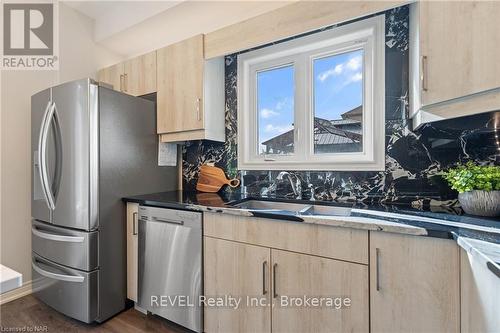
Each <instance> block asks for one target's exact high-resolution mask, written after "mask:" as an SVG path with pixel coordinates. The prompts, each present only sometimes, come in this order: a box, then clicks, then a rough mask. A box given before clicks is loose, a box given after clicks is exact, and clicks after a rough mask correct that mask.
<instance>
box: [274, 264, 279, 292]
mask: <svg viewBox="0 0 500 333" xmlns="http://www.w3.org/2000/svg"><path fill="white" fill-rule="evenodd" d="M277 268H278V264H274V265H273V298H276V297H278V292H277V290H276V274H277V272H278V269H277Z"/></svg>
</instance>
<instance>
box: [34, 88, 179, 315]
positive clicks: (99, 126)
mask: <svg viewBox="0 0 500 333" xmlns="http://www.w3.org/2000/svg"><path fill="white" fill-rule="evenodd" d="M31 153H32V183H31V188H32V191H31V192H32V201H31V214H32V238H31V239H32V251H33V253H32V268H33V284H34V287H33V288H34V294H35V296H36V297H37V298H38V299H40V300H41V301H43V302H44V303H46V304H47V305H49V306H51V307H52V308H54V309H56V310H58V311H59V312H61V313H64V314H65V315H67V316H69V317H72V318H75V319H78V320H80V321H83V322H87V323H90V322H93V321H97V322H102V321H104V320H106V319H108V318H110V317H111V316H113V315H115V314H116V313H118V312H120V311H121V310H123V309H124V308H125V304H126V222H125V220H126V216H125V205H124V203H123V202H122V201H121V198H122V197H124V196H127V195H135V194H144V193H153V192H160V191H168V190H174V189H176V188H177V177H176V173H177V172H176V168H175V167H159V166H158V156H157V154H158V136H157V135H156V112H155V105H154V102H152V101H150V100H146V99H143V98H139V97H133V96H129V95H126V94H123V93H120V92H117V91H114V90H111V89H108V88H105V87H100V86H98V85H97V84H96V83H95V82H94V81H92V80H91V79H83V80H78V81H73V82H69V83H65V84H62V85H59V86H56V87H52V88H50V89H46V90H44V91H41V92H39V93H37V94H35V95H33V96H32V98H31Z"/></svg>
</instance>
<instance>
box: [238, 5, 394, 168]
mask: <svg viewBox="0 0 500 333" xmlns="http://www.w3.org/2000/svg"><path fill="white" fill-rule="evenodd" d="M359 49H362V50H363V60H364V63H363V70H364V72H363V122H362V132H363V151H362V152H355V153H331V154H325V153H321V154H314V139H313V133H312V131H313V128H314V116H313V112H314V109H313V100H314V98H313V94H314V92H313V84H314V78H313V77H312V76H313V73H312V68H313V67H312V62H313V60H314V59H316V58H322V57H325V56H329V55H334V54H338V53H344V52H349V51H354V50H359ZM286 64H293V66H294V69H295V70H294V80H295V91H294V153H293V154H288V155H285V154H283V155H279V154H270V155H260V154H259V153H258V148H259V142H258V110H257V107H256V104H257V91H256V86H257V84H256V78H257V72H259V71H262V70H269V69H272V68H278V67H282V66H284V65H286ZM303 110H306V111H307V112H303ZM297 142H305V144H297ZM238 169H240V170H329V171H330V170H331V171H347V170H359V171H379V170H384V169H385V15H378V16H375V17H372V18H369V19H365V20H361V21H358V22H354V23H351V24H347V25H344V26H341V27H337V28H333V29H331V30H327V31H322V32H318V33H315V34H312V35H309V36H306V37H301V38H297V39H294V40H290V41H287V42H283V43H279V44H276V45H272V46H269V47H265V48H262V49H258V50H255V51H250V52H246V53H242V54H240V55H238Z"/></svg>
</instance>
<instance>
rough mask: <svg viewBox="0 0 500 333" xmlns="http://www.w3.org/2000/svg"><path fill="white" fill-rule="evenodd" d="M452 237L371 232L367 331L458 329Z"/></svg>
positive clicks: (455, 248) (456, 266) (456, 268)
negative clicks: (368, 321) (368, 322)
mask: <svg viewBox="0 0 500 333" xmlns="http://www.w3.org/2000/svg"><path fill="white" fill-rule="evenodd" d="M459 288H460V286H459V250H458V246H457V244H456V243H455V242H454V241H453V240H443V239H437V238H430V237H418V236H405V235H398V234H391V233H385V232H370V290H371V294H370V309H371V314H370V318H371V332H459V331H460V291H459Z"/></svg>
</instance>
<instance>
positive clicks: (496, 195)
mask: <svg viewBox="0 0 500 333" xmlns="http://www.w3.org/2000/svg"><path fill="white" fill-rule="evenodd" d="M458 201H460V205H462V208H463V210H464V211H465V212H466V213H467V214H472V215H479V216H489V217H495V216H500V191H469V192H464V193H459V194H458Z"/></svg>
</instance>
